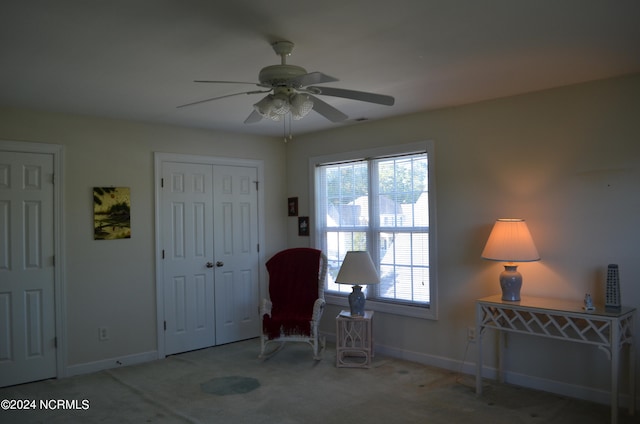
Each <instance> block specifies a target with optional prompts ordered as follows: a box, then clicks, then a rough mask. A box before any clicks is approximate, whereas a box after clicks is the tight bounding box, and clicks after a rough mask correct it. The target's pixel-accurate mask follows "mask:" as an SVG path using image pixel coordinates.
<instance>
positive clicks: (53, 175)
mask: <svg viewBox="0 0 640 424" xmlns="http://www.w3.org/2000/svg"><path fill="white" fill-rule="evenodd" d="M55 183H56V174H51V184H55Z"/></svg>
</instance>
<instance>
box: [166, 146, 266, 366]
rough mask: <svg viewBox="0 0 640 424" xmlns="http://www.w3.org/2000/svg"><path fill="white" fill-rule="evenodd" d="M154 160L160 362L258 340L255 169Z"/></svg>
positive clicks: (188, 159) (241, 163)
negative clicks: (221, 345) (192, 351)
mask: <svg viewBox="0 0 640 424" xmlns="http://www.w3.org/2000/svg"><path fill="white" fill-rule="evenodd" d="M155 159H156V163H155V166H156V177H157V178H156V240H157V243H156V244H157V247H156V250H157V255H158V256H157V257H158V260H157V266H156V269H157V274H156V275H157V277H156V285H157V293H158V299H157V306H158V354H159V356H160V357H164V356H166V355H171V354H175V353H179V352H185V351H189V350H195V349H201V348H205V347H210V346H215V345H220V344H225V343H230V342H234V341H238V340H244V339H248V338H252V337H257V336H258V335H259V331H260V321H259V316H258V301H259V298H260V282H261V281H262V278H261V273H262V267H261V266H260V264H261V263H262V262H263V261H262V254H261V253H260V240H261V239H262V238H261V228H262V226H261V225H260V223H261V220H262V218H261V212H260V211H261V210H262V208H261V202H262V201H263V200H262V196H261V193H260V190H259V181H260V180H261V179H262V163H261V162H259V161H248V160H231V159H224V158H214V157H201V156H191V155H175V154H162V153H157V154H156V157H155Z"/></svg>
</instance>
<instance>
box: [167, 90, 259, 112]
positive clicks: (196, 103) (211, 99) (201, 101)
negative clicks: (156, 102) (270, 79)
mask: <svg viewBox="0 0 640 424" xmlns="http://www.w3.org/2000/svg"><path fill="white" fill-rule="evenodd" d="M270 91H271V90H254V91H243V92H242V93H233V94H227V95H225V96H218V97H211V98H209V99H204V100H198V101H197V102H191V103H187V104H184V105H180V106H176V108H178V109H180V108H183V107H187V106H194V105H199V104H202V103H207V102H212V101H214V100H220V99H224V98H227V97H233V96H239V95H241V94H258V93H268V92H270Z"/></svg>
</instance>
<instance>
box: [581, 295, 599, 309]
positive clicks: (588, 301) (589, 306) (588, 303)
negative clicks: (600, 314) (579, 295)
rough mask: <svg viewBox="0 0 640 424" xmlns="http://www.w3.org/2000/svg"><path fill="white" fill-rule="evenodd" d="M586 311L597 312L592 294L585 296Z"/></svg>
mask: <svg viewBox="0 0 640 424" xmlns="http://www.w3.org/2000/svg"><path fill="white" fill-rule="evenodd" d="M583 308H584V310H585V311H595V310H596V307H595V306H593V298H592V297H591V294H590V293H587V294H585V295H584V306H583Z"/></svg>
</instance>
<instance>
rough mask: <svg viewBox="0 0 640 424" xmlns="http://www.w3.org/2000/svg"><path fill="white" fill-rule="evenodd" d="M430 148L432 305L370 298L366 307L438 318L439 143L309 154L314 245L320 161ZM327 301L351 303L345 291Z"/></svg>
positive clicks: (329, 295)
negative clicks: (437, 206) (437, 190)
mask: <svg viewBox="0 0 640 424" xmlns="http://www.w3.org/2000/svg"><path fill="white" fill-rule="evenodd" d="M424 152H427V158H428V164H429V165H428V178H429V181H428V184H429V187H428V190H429V302H430V303H429V305H428V306H425V305H417V304H416V305H411V304H407V303H406V302H402V303H400V302H397V303H396V302H393V301H378V300H367V303H366V309H368V310H374V311H379V312H385V313H390V314H395V315H402V316H410V317H415V318H423V319H434V320H435V319H438V272H437V264H438V260H437V248H436V246H437V234H436V233H437V226H436V190H435V143H434V142H433V141H432V140H428V141H421V142H417V143H410V144H400V145H393V146H386V147H378V148H372V149H366V150H358V151H352V152H342V153H334V154H329V155H322V156H314V157H311V158H309V185H310V187H309V193H310V202H311V205H310V206H311V208H310V209H311V215H312V216H311V222H312V223H313V226H312V231H310V237H311V240H310V241H311V245H312V246H318V245H319V243H318V240H319V238H320V234H319V230H318V226H317V225H316V224H315V223H317V222H319V221H318V220H317V219H316V217H317V216H318V208H319V205H318V203H317V201H316V193H317V192H318V190H319V189H318V184H319V178H318V165H322V164H326V163H338V162H347V161H356V160H362V159H367V158H383V157H390V156H400V155H407V154H412V153H424ZM325 299H326V301H327V303H329V304H332V305H338V306H343V307H347V308H348V306H349V304H348V301H347V297H346V295H345V294H337V293H335V292H326V293H325Z"/></svg>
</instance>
